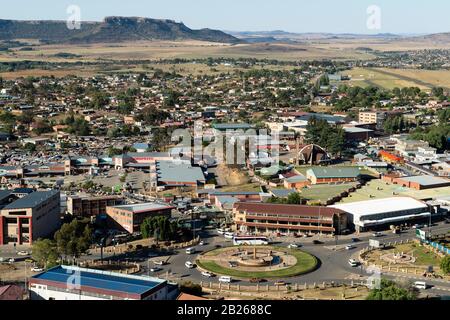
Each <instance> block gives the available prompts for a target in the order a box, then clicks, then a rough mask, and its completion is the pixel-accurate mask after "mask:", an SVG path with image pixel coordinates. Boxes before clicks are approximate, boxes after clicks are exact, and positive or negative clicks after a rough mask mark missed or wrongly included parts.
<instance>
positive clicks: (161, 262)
mask: <svg viewBox="0 0 450 320" xmlns="http://www.w3.org/2000/svg"><path fill="white" fill-rule="evenodd" d="M153 263H154V264H156V265H157V266H163V265H165V264H166V262H165V261H163V260H158V261H154V262H153Z"/></svg>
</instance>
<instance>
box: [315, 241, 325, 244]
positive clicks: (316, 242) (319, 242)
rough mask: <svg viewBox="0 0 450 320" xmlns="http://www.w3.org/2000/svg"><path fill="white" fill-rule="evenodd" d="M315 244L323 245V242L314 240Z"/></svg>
mask: <svg viewBox="0 0 450 320" xmlns="http://www.w3.org/2000/svg"><path fill="white" fill-rule="evenodd" d="M313 244H323V242H322V241H320V240H314V241H313Z"/></svg>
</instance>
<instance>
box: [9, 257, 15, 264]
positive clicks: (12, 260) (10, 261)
mask: <svg viewBox="0 0 450 320" xmlns="http://www.w3.org/2000/svg"><path fill="white" fill-rule="evenodd" d="M8 262H9V263H14V262H16V259H14V258H9V259H8Z"/></svg>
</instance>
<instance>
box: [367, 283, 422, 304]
mask: <svg viewBox="0 0 450 320" xmlns="http://www.w3.org/2000/svg"><path fill="white" fill-rule="evenodd" d="M417 295H418V294H417V291H416V290H414V289H412V288H411V287H408V288H402V287H400V286H399V285H397V284H396V283H395V282H394V281H390V280H386V279H381V284H380V288H379V289H372V290H371V291H370V292H369V295H368V296H367V298H366V299H367V300H416V299H417Z"/></svg>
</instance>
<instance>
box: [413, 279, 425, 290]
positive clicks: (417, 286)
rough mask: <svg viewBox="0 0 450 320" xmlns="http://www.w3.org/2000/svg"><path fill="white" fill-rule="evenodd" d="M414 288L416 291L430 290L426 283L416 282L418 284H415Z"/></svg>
mask: <svg viewBox="0 0 450 320" xmlns="http://www.w3.org/2000/svg"><path fill="white" fill-rule="evenodd" d="M413 287H414V288H416V289H422V290H426V289H427V288H428V285H427V283H426V282H424V281H416V282H414V285H413Z"/></svg>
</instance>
